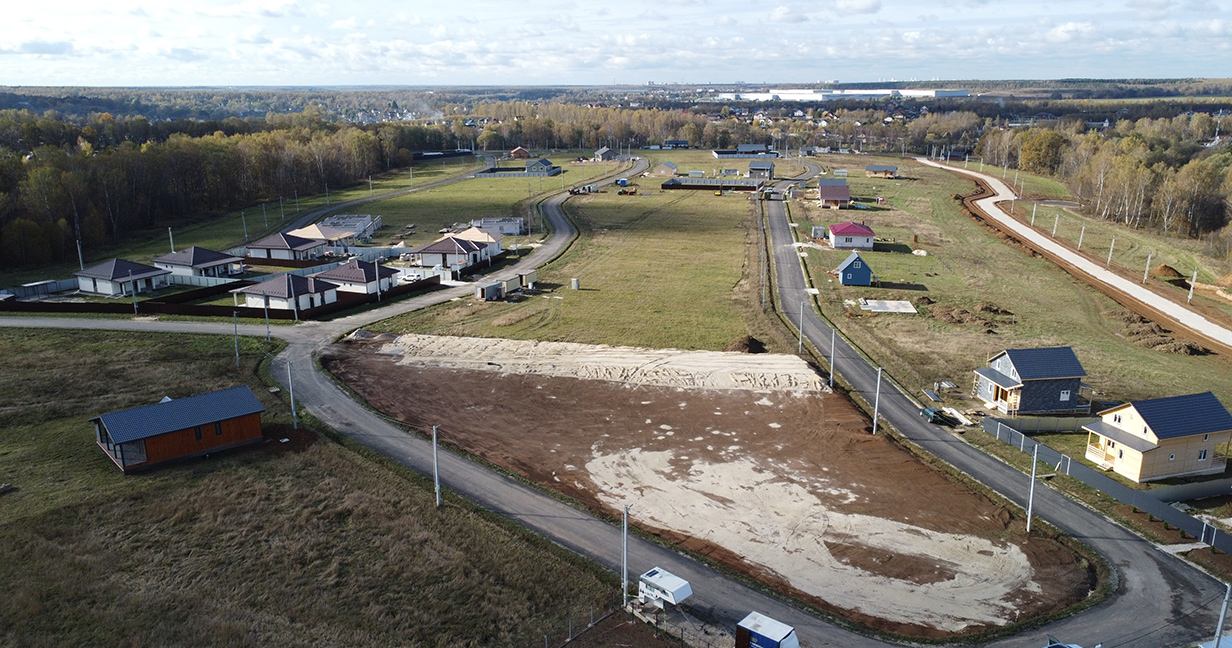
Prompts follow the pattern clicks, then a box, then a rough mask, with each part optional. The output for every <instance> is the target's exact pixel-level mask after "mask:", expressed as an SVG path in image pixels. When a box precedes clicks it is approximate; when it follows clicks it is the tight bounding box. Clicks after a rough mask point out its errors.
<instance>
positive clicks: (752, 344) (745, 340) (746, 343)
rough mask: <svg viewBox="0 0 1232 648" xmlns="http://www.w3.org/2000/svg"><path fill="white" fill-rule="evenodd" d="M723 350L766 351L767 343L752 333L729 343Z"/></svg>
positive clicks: (739, 351) (741, 351)
mask: <svg viewBox="0 0 1232 648" xmlns="http://www.w3.org/2000/svg"><path fill="white" fill-rule="evenodd" d="M723 350H724V351H728V352H735V353H765V352H766V345H765V344H763V343H762V341H761V340H759V339H757V338H755V337H753V336H752V335H746V336H744V337H742V338H740V339H739V340H736V341H735V342H732V343H731V344H729V345H727V348H725V349H723Z"/></svg>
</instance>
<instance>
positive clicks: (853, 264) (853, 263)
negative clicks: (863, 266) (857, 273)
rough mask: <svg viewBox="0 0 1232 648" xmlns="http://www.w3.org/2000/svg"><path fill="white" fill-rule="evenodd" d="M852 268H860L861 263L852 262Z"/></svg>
mask: <svg viewBox="0 0 1232 648" xmlns="http://www.w3.org/2000/svg"><path fill="white" fill-rule="evenodd" d="M851 267H853V268H858V267H860V262H859V261H852V262H851Z"/></svg>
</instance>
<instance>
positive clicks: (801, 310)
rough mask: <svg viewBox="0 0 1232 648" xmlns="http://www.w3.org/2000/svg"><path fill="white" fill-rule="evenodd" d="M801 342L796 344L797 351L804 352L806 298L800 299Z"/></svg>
mask: <svg viewBox="0 0 1232 648" xmlns="http://www.w3.org/2000/svg"><path fill="white" fill-rule="evenodd" d="M799 322H800V342H799V343H798V344H797V345H796V353H803V352H804V300H803V299H801V300H800V319H799Z"/></svg>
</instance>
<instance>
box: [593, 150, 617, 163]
mask: <svg viewBox="0 0 1232 648" xmlns="http://www.w3.org/2000/svg"><path fill="white" fill-rule="evenodd" d="M615 159H616V151H613V150H612V149H610V148H608V147H606V146H604V147H603V148H601V149H599V150H598V151H595V161H597V162H610V161H612V160H615Z"/></svg>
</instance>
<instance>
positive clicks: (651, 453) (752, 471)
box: [324, 340, 1090, 637]
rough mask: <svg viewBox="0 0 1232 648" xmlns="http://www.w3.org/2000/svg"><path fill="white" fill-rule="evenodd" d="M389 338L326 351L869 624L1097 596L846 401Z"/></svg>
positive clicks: (344, 371) (407, 407)
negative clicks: (442, 352) (435, 354)
mask: <svg viewBox="0 0 1232 648" xmlns="http://www.w3.org/2000/svg"><path fill="white" fill-rule="evenodd" d="M384 342H385V341H374V342H369V343H362V342H350V343H343V344H340V345H335V347H334V348H332V349H331V351H330V353H329V354H328V355H327V356H326V358H325V359H324V362H325V364H326V367H327V368H328V369H329V370H330V371H331V372H333V373H334V374H335V375H337V376H339V377H340V378H342V379H343V380H344V381H345V382H346V383H347V384H348V385H350V386H351V387H352V388H353V389H355V390H356V391H357V392H358V393H359V394H360V395H361V396H362V397H364V398H365V399H367V400H368V402H369V403H371V404H372V405H373V406H375V407H376V408H378V409H379V410H381V411H383V412H385V413H387V414H389V415H392V416H395V417H397V418H398V419H400V420H402V421H405V422H406V423H408V424H410V425H412V426H414V427H417V428H420V429H424V428H427V427H429V426H431V425H433V424H439V425H441V432H442V435H443V437H442V438H443V439H445V441H446V442H448V443H453V444H456V445H458V446H460V447H462V448H464V449H466V450H468V451H470V452H473V453H475V454H477V455H479V456H481V457H483V458H484V459H486V460H488V461H492V462H494V463H496V464H498V465H501V466H504V467H506V468H508V469H510V470H513V471H514V472H517V473H519V474H521V475H524V476H526V477H528V478H530V479H533V480H535V481H537V482H540V483H543V484H546V485H549V486H551V487H553V488H556V489H558V490H560V491H561V492H563V493H565V494H567V495H569V496H571V497H575V498H577V499H579V500H581V501H583V502H585V503H586V504H588V505H590V506H592V507H595V508H598V509H602V510H605V511H607V512H609V513H610V514H615V513H616V511H617V510H619V507H620V506H621V505H623V504H625V503H629V504H632V505H633V511H632V516H633V518H634V520H635V521H636V522H637V524H638V525H639V526H640V527H642V528H646V529H651V530H654V531H656V532H657V533H659V534H660V535H662V536H663V537H665V538H667V539H669V540H671V541H673V542H677V543H680V544H682V545H684V546H686V547H688V548H689V549H692V550H694V551H697V552H700V553H703V554H706V555H709V556H710V557H712V558H713V559H716V560H719V561H721V562H724V563H726V564H728V565H731V566H732V567H734V568H736V569H739V570H741V571H744V572H746V573H748V574H751V575H754V576H756V577H758V578H761V579H762V580H765V581H767V582H771V583H774V584H776V585H780V586H784V587H787V588H790V589H791V590H794V591H795V592H797V593H798V594H799V595H801V596H802V597H804V598H805V599H807V600H810V601H811V602H813V603H814V604H816V605H818V606H819V607H822V608H823V609H827V610H830V611H832V612H834V613H836V614H839V615H840V616H844V617H846V618H848V619H851V620H854V621H858V622H860V623H863V624H865V625H868V626H870V627H873V628H877V629H881V630H888V631H893V632H901V633H904V634H909V635H913V636H920V637H937V636H946V635H950V634H953V633H964V632H971V631H976V630H979V629H982V628H988V627H996V626H1000V625H1004V624H1005V623H1007V622H1010V621H1013V620H1015V616H1016V615H1018V618H1019V620H1021V619H1025V618H1027V617H1029V616H1034V615H1036V614H1040V613H1044V612H1048V611H1052V610H1056V609H1059V608H1061V607H1064V606H1066V605H1068V604H1070V603H1072V602H1074V601H1075V600H1078V599H1080V598H1081V597H1083V596H1085V595H1086V593H1087V590H1088V587H1089V584H1090V576H1089V574H1088V572H1087V569H1086V568H1085V566H1082V565H1080V564H1079V563H1078V560H1077V558H1076V557H1075V556H1074V555H1073V554H1072V553H1071V552H1070V551H1068V550H1067V549H1065V548H1064V547H1063V546H1062V545H1060V544H1059V543H1057V542H1055V541H1053V540H1052V539H1050V538H1044V537H1040V536H1033V537H1032V538H1031V540H1030V542H1026V541H1025V537H1024V535H1023V533H1022V525H1021V524H1020V522H1019V520H1017V519H1016V518H1013V517H1012V516H1011V514H1010V513H1009V511H1008V510H1006V509H1005V508H1003V507H1002V506H1000V505H999V504H997V503H994V502H992V501H990V500H988V499H987V498H985V497H983V496H981V495H979V494H976V493H974V492H972V491H971V490H969V489H968V488H966V487H964V486H961V485H958V484H956V483H954V482H952V481H950V480H949V479H947V478H946V477H944V476H942V475H940V474H939V473H937V472H935V471H933V470H931V469H930V468H928V467H926V466H924V465H922V464H921V463H919V462H918V461H917V460H916V459H915V458H914V457H912V456H911V455H910V454H908V453H907V452H905V451H903V450H902V449H901V448H899V447H898V446H896V445H894V444H893V443H891V442H888V441H887V440H886V439H885V438H884V437H873V436H871V435H869V434H868V427H869V422H868V420H867V418H866V417H865V416H864V415H863V414H862V413H861V412H859V411H858V410H856V409H855V408H854V407H853V406H852V405H851V404H850V402H849V401H847V400H846V399H844V398H842V397H841V396H836V395H833V394H827V393H819V392H816V391H810V392H803V391H799V390H796V391H785V390H754V389H686V388H684V387H675V386H663V385H641V386H634V385H626V384H621V383H617V382H609V381H603V380H581V379H576V378H560V377H552V376H547V375H542V374H540V375H535V374H531V373H508V372H503V371H497V370H488V371H472V370H460V369H449V368H436V367H430V366H422V365H424V364H426V363H425V362H423V361H422V359H421V360H419V361H417V362H416V363H415V364H417V365H420V366H414V365H412V364H399V362H398V360H399V359H400V357H401V356H399V355H393V354H392V351H394V350H395V348H394V347H389V346H386V345H385V344H384ZM487 342H488V343H494V342H495V341H492V340H488V341H487ZM382 349H384V351H385V353H382V352H381V350H382ZM522 360H523V362H526V361H527V358H523V359H522ZM484 362H485V365H484V366H485V367H491V365H487V364H486V363H487V362H498V360H485V361H484ZM758 362H765V360H764V359H759V360H758ZM686 382H688V381H687V379H686ZM1007 540H1008V542H1007Z"/></svg>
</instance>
